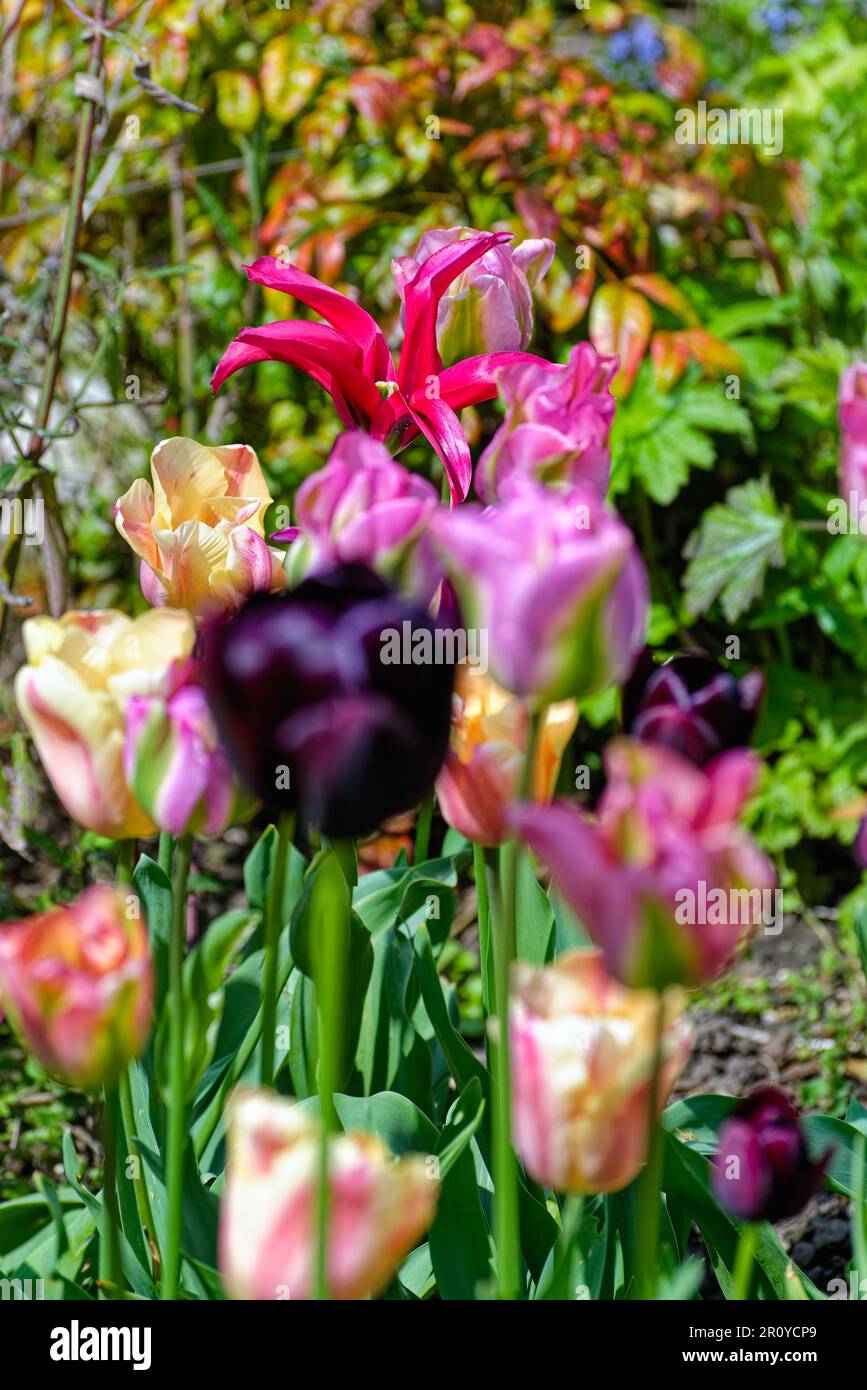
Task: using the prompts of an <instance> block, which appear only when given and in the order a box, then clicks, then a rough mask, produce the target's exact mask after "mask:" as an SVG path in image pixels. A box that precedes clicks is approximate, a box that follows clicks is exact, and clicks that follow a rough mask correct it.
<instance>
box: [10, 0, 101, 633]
mask: <svg viewBox="0 0 867 1390" xmlns="http://www.w3.org/2000/svg"><path fill="white" fill-rule="evenodd" d="M104 18H105V0H96V4H95V9H94V19H95V21H96V24H97V25H101V24H102V21H103V20H104ZM102 52H103V36H102V34H100V33H99V30H98V28H97V29H95V31H94V33H93V37H92V39H91V45H90V61H89V63H88V66H87V75H88V76H89V77H91V78H93V79H94V80H95V81H96V80H98V79H99V78H100V77H101V74H102ZM98 114H99V112H98V108H97V106H96V104H95V102H94V101H92V100H85V102H84V110H83V111H82V114H81V123H80V125H79V129H78V141H77V144H76V149H75V164H74V166H73V171H72V186H71V188H70V197H69V213H68V216H67V219H66V226H65V229H64V236H63V249H62V252H61V257H60V269H59V273H58V278H57V294H56V297H55V300H54V313H53V316H52V322H51V334H50V337H49V342H48V355H47V357H46V359H45V370H44V375H43V378H42V388H41V390H40V393H39V401H38V404H37V406H36V415H35V419H34V428H33V432H32V434H31V436H30V443H29V445H28V449H27V456H28V458H29V459H30V461H31V462H32V463H34V464H36V465H37V466H38V473H37V475H36V477H35V478H33V480H32V483H31V489H30V490H31V492H32V495H33V498H34V500H35V501H41V502H42V504H43V506H44V509H45V539H44V544H43V566H44V570H45V586H46V590H47V594H48V606H49V609H50V611H51V613H52V614H53V615H54V616H55V617H58V616H59V615H60V614H61V613H62V612H63V610H64V609H65V607H66V599H67V582H66V579H67V576H66V569H67V555H68V547H67V543H66V536H65V534H64V530H63V521H62V518H61V515H60V508H59V506H58V502H57V492H56V489H55V486H54V478H53V477H52V475H51V474H50V473H49V472H47V470H46V469H44V468H43V467H42V462H41V461H42V456H43V454H44V452H45V449H46V448H47V442H48V441H47V434H46V431H47V427H48V420H49V416H50V414H51V406H52V403H53V401H54V393H55V390H56V388H57V379H58V376H59V374H60V354H61V350H62V347H63V338H64V334H65V332H66V318H67V314H68V312H69V299H70V293H71V289H72V272H73V268H74V265H75V254H76V249H77V246H78V234H79V230H80V228H81V211H82V206H83V203H84V193H85V189H86V187H87V172H88V165H89V162H90V152H91V147H92V142H93V130H94V126H95V124H96V119H97V115H98ZM20 554H21V537H20V536H16V537H14V539H13V540H12V542H11V544H10V546H9V547H8V549H7V552H6V555H5V557H4V558H5V565H4V568H5V571H6V584H7V587H8V588H9V589H14V587H15V575H16V572H17V569H18V559H19V556H20ZM8 612H9V607H8V605H7V604H4V605H3V609H2V617H0V643H2V636H3V629H4V627H5V623H6V615H7V614H8Z"/></svg>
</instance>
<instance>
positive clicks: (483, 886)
mask: <svg viewBox="0 0 867 1390" xmlns="http://www.w3.org/2000/svg"><path fill="white" fill-rule="evenodd" d="M473 870H474V873H475V878H476V915H477V917H478V920H479V967H480V970H481V975H482V1007H483V1009H484V1011H485V1013H486V1014H488V1013H490V1011H491V1004H492V1001H493V997H494V988H493V981H492V979H491V894H490V888H489V882H488V880H489V875H490V858H489V855H488V854H486V852H485V850H484V848H483V846H482V845H476V844H474V845H473Z"/></svg>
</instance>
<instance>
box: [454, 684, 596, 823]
mask: <svg viewBox="0 0 867 1390" xmlns="http://www.w3.org/2000/svg"><path fill="white" fill-rule="evenodd" d="M577 722H578V706H577V705H576V703H575V701H574V700H563V701H561V702H560V703H559V704H555V705H548V706H547V707H546V709H545V710H544V712H543V714H542V717H541V719H540V724H539V731H538V735H537V741H536V753H535V758H534V762H533V771H532V780H531V789H532V796H533V800H534V801H550V799H551V796H552V795H553V792H554V788H555V786H556V783H557V776H558V774H559V771H560V762H561V760H562V757H563V753H564V752H565V749H566V746H567V744H568V742H569V740H570V738H571V737H572V734H573V733H574V731H575V725H576V724H577ZM529 732H530V711H529V709H528V707H527V705H526V703H525V702H524V701H523V700H521V699H519V697H518V696H516V695H510V694H509V692H508V691H507V690H504V689H503V688H502V686H499V685H497V683H496V681H494V680H492V679H491V677H490V676H488V675H485V674H484V673H482V672H480V671H477V670H472V669H468V670H467V671H466V672H465V673H462V674H461V677H460V678H459V680H458V688H457V690H456V692H455V696H454V700H453V713H452V734H451V743H450V746H449V751H448V753H447V755H446V760H445V762H444V764H443V766H442V769H441V770H440V775H439V777H438V778H437V784H436V790H437V801H438V803H439V808H440V811H441V812H442V814H443V817H444V818H445V820H446V821H447V822H448V823H449V825H452V826H454V828H455V830H459V831H460V832H461V834H462V835H466V836H467V838H468V839H470V840H475V842H476V843H477V844H480V845H499V844H501V843H502V841H503V840H504V839H505V838H506V836H507V835H508V834H509V820H508V810H509V804H510V802H512V801H514V800H515V798H516V797H517V796H518V793H519V790H520V785H521V776H522V769H523V765H524V755H525V752H526V748H527V740H528V737H529Z"/></svg>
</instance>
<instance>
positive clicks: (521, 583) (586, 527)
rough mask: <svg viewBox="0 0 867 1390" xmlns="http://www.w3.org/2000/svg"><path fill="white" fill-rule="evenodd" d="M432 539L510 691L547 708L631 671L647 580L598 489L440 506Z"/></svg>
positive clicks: (532, 492)
mask: <svg viewBox="0 0 867 1390" xmlns="http://www.w3.org/2000/svg"><path fill="white" fill-rule="evenodd" d="M429 536H430V548H431V549H432V550H433V551H434V552H435V554H436V555H437V556H438V557H439V560H440V562H441V564H442V566H443V568H444V569H445V571H446V575H447V577H448V578H449V579H450V580H451V582H452V583H453V584H454V586H455V588H456V589H457V591H458V595H459V598H460V602H461V610H462V613H463V618H464V622H465V623H466V624H467V625H468V626H470V627H473V628H477V629H480V630H484V631H486V632H487V638H488V643H489V661H490V669H491V674H492V675H493V676H494V679H495V680H497V681H498V682H499V684H500V685H503V686H505V688H506V689H507V690H510V691H512V692H513V693H515V694H517V695H524V696H527V697H532V698H534V699H535V700H537V701H538V702H539V703H540V704H547V703H550V702H551V701H553V700H565V699H568V698H569V697H571V696H575V697H577V698H580V697H581V696H584V695H589V694H591V693H592V692H593V691H596V690H601V689H603V688H604V687H605V686H606V685H610V684H612V682H614V681H619V680H622V679H624V678H625V677H626V676H627V675H628V674H629V672H630V671H631V669H632V666H633V664H634V662H635V658H636V657H637V655H638V653H639V651H640V650H641V648H642V646H643V643H644V636H645V628H646V624H647V609H648V595H647V577H646V575H645V571H644V566H643V564H642V562H641V558H640V556H639V554H638V551H637V550H636V548H635V544H634V542H633V539H632V535H631V534H630V532H629V530H628V528H627V527H626V526H624V524H623V523H622V522H621V521H620V520H619V519H618V518H617V517H616V516H614V515H613V514H612V513H611V512H608V511H606V509H605V508H604V507H603V505H602V504H601V502H600V501H599V500H598V498H597V497H596V496H595V495H593V494H592V493H579V492H578V491H574V492H572V493H570V494H568V495H565V494H558V493H550V492H546V491H545V490H544V489H543V488H541V487H540V486H538V485H537V484H528V485H527V487H526V488H525V489H524V490H522V491H521V492H520V493H518V494H516V495H515V496H512V497H509V498H508V499H507V500H506V501H505V502H504V503H503V505H502V506H501V507H492V508H490V509H488V510H485V509H483V508H482V507H479V506H474V505H472V504H468V505H467V506H464V507H460V508H459V509H458V510H456V511H453V512H440V513H439V514H438V515H437V516H436V517H435V519H434V521H433V523H432V525H431V528H430V532H429Z"/></svg>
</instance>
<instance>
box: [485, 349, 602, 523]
mask: <svg viewBox="0 0 867 1390" xmlns="http://www.w3.org/2000/svg"><path fill="white" fill-rule="evenodd" d="M616 371H617V358H616V357H600V355H599V353H598V352H597V351H596V349H595V348H594V347H593V346H592V344H590V343H579V344H578V346H577V347H574V348H573V349H572V351H571V353H570V355H569V361H568V362H567V363H566V365H565V366H558V365H557V364H556V363H553V362H538V361H535V362H514V363H512V364H511V365H510V366H506V367H503V368H501V369H500V371H499V373H498V385H499V392H500V396H501V397H502V399H503V401H504V402H505V406H506V418H505V420H504V422H503V424H502V425H501V426H500V428H499V429H498V430H497V433H496V434H495V435H494V437H493V439H492V440H491V442H490V444H489V445H488V447H487V449H485V451H484V453H483V454H482V456H481V458H480V459H479V462H478V466H477V468H476V473H475V484H476V491H477V493H478V494H479V496H480V497H481V498H482V500H483V501H485V502H499V501H503V500H505V498H507V497H508V496H509V495H511V494H513V493H514V492H515V491H516V490H518V489H520V488H521V487H523V486H525V485H526V483H527V481H528V480H530V481H532V480H536V481H538V482H540V483H544V484H545V485H546V486H555V487H566V488H569V487H571V486H573V485H578V484H581V485H584V486H586V487H588V488H590V489H592V490H593V491H594V492H596V493H597V494H598V495H599V496H600V497H604V496H605V493H606V490H607V488H608V479H609V474H610V471H611V445H610V435H611V426H612V425H613V423H614V407H615V401H614V397H613V396H612V394H611V391H610V390H609V386H610V384H611V381H612V380H613V378H614V375H615V373H616Z"/></svg>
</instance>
